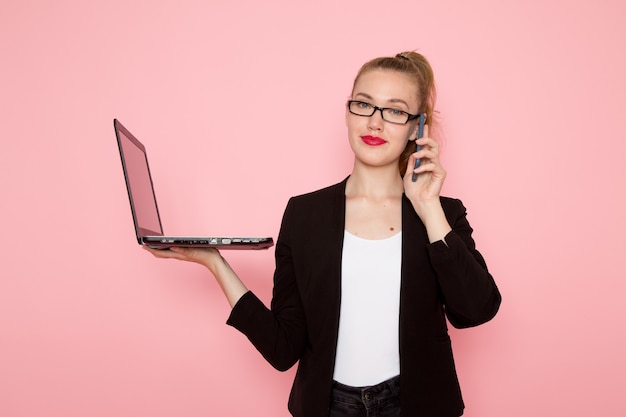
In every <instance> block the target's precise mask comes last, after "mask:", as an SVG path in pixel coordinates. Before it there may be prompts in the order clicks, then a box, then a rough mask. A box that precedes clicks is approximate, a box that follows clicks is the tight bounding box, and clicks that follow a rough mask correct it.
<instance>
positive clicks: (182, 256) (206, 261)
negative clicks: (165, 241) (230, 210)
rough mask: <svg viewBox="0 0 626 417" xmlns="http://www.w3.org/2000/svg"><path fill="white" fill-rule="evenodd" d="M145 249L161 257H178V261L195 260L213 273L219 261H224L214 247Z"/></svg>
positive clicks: (145, 247) (146, 247)
mask: <svg viewBox="0 0 626 417" xmlns="http://www.w3.org/2000/svg"><path fill="white" fill-rule="evenodd" d="M143 248H144V249H145V250H147V251H148V252H150V253H151V254H153V255H154V256H156V257H157V258H161V259H178V260H180V261H186V262H195V263H197V264H200V265H204V266H206V267H207V268H208V269H209V270H210V271H211V272H213V274H215V271H216V270H217V267H218V266H219V264H220V263H225V260H224V258H222V255H221V254H220V252H219V251H218V250H217V249H215V248H183V247H177V246H175V247H171V248H169V249H153V248H150V247H148V246H144V247H143Z"/></svg>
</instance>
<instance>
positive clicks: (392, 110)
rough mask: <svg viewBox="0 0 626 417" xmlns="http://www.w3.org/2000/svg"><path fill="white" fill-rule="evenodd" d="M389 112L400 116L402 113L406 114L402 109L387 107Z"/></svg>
mask: <svg viewBox="0 0 626 417" xmlns="http://www.w3.org/2000/svg"><path fill="white" fill-rule="evenodd" d="M389 113H390V114H392V115H394V116H402V115H404V114H406V112H405V111H404V110H399V109H389Z"/></svg>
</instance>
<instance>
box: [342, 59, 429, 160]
mask: <svg viewBox="0 0 626 417" xmlns="http://www.w3.org/2000/svg"><path fill="white" fill-rule="evenodd" d="M351 100H359V101H362V102H366V103H369V104H372V105H374V106H378V107H384V108H393V109H397V110H401V111H405V112H407V113H410V114H416V113H418V112H419V111H418V109H419V105H420V103H419V101H418V91H417V86H416V85H415V82H414V81H413V80H412V79H411V78H410V77H409V76H408V75H406V74H403V73H401V72H398V71H394V70H384V69H374V70H370V71H367V72H365V73H362V74H361V75H360V76H359V78H358V79H357V81H356V83H355V84H354V89H353V91H352V97H351ZM346 125H347V127H348V140H349V142H350V147H351V148H352V151H353V152H354V155H355V167H356V166H357V165H359V164H362V165H365V166H372V167H387V166H390V167H393V169H396V170H397V167H398V160H399V159H400V155H401V154H402V152H403V151H404V148H405V147H406V144H407V143H408V141H409V140H413V139H415V133H416V129H417V122H416V120H411V121H409V122H408V123H407V124H403V125H402V124H394V123H390V122H387V121H385V120H383V118H382V115H381V112H380V111H379V110H376V111H375V112H374V114H373V115H372V116H370V117H367V116H358V115H355V114H352V113H350V112H349V111H348V109H347V108H346Z"/></svg>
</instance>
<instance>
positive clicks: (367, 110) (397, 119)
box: [348, 100, 420, 125]
mask: <svg viewBox="0 0 626 417" xmlns="http://www.w3.org/2000/svg"><path fill="white" fill-rule="evenodd" d="M376 110H380V115H381V116H382V118H383V120H384V121H386V122H389V123H395V124H398V125H405V124H407V123H408V122H409V120H413V119H417V118H418V117H420V113H418V114H411V113H407V112H405V111H403V110H398V109H392V108H390V107H378V106H374V105H373V104H370V103H368V102H366V101H359V100H348V111H349V112H350V113H352V114H356V115H357V116H364V117H372V116H373V115H374V113H376Z"/></svg>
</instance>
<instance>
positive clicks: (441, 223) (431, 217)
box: [413, 198, 452, 243]
mask: <svg viewBox="0 0 626 417" xmlns="http://www.w3.org/2000/svg"><path fill="white" fill-rule="evenodd" d="M413 208H414V209H415V212H416V213H417V215H418V216H419V218H420V220H422V223H424V226H425V227H426V232H427V234H428V240H429V241H430V243H433V242H437V241H439V240H443V239H444V238H445V237H446V235H447V234H448V233H450V231H451V230H452V227H451V226H450V224H449V223H448V219H446V214H445V213H444V211H443V207H442V206H441V201H440V200H439V198H437V199H436V200H426V201H419V202H417V203H413Z"/></svg>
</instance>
